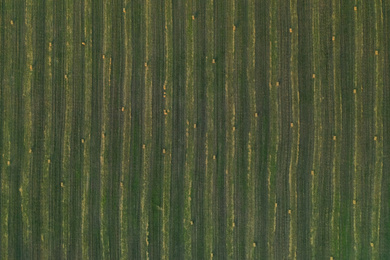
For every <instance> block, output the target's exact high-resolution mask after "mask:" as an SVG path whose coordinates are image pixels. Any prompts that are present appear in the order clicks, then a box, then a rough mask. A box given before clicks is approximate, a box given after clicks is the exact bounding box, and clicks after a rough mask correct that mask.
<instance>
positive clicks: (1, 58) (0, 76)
mask: <svg viewBox="0 0 390 260" xmlns="http://www.w3.org/2000/svg"><path fill="white" fill-rule="evenodd" d="M0 38H1V40H0V156H1V157H0V162H4V158H3V155H4V150H5V149H4V140H3V138H4V121H5V116H4V108H5V105H4V101H5V100H4V90H5V88H4V86H5V80H4V72H5V67H4V65H5V57H6V55H5V0H2V1H1V27H0ZM3 165H5V164H1V163H0V223H3V216H4V214H3V203H4V202H3ZM2 249H3V225H2V224H0V252H3V250H2ZM1 257H2V254H1V253H0V258H1Z"/></svg>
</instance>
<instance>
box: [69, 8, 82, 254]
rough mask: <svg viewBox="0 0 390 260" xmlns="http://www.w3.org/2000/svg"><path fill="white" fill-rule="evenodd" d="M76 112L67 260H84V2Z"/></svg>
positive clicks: (78, 12) (78, 32) (77, 45)
mask: <svg viewBox="0 0 390 260" xmlns="http://www.w3.org/2000/svg"><path fill="white" fill-rule="evenodd" d="M73 15H74V17H73V64H72V65H73V100H72V104H73V111H72V120H71V124H72V130H71V137H70V138H71V141H70V158H69V159H70V161H71V165H70V169H69V185H70V198H69V206H68V207H69V208H68V211H69V212H68V225H69V242H68V254H67V258H68V259H81V258H82V256H81V253H82V252H81V245H82V244H81V232H80V230H81V219H82V215H81V200H82V190H81V187H82V179H83V178H82V176H83V153H84V143H83V142H82V139H83V140H84V135H83V134H84V131H83V124H84V101H85V98H84V89H85V76H84V75H85V74H84V73H85V50H84V49H85V48H84V46H83V45H82V44H81V42H84V41H85V39H84V30H83V29H84V26H85V24H84V0H81V1H74V2H73Z"/></svg>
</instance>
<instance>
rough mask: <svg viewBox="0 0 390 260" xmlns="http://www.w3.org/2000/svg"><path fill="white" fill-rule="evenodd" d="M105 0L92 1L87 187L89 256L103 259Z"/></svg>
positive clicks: (97, 259)
mask: <svg viewBox="0 0 390 260" xmlns="http://www.w3.org/2000/svg"><path fill="white" fill-rule="evenodd" d="M103 15H104V12H103V0H96V1H94V2H93V3H92V24H93V26H92V86H91V118H90V121H91V145H90V159H89V163H90V175H89V187H88V246H89V250H88V256H89V258H90V259H96V260H99V259H102V241H101V235H100V229H101V216H100V201H101V172H102V169H101V163H100V152H101V143H102V124H103V61H104V60H103V35H104V34H103V33H104V24H103V21H104V17H103Z"/></svg>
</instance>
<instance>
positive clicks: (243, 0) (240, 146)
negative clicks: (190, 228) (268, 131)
mask: <svg viewBox="0 0 390 260" xmlns="http://www.w3.org/2000/svg"><path fill="white" fill-rule="evenodd" d="M235 9H236V15H235V19H236V20H235V26H236V35H237V37H236V39H237V40H236V41H235V45H234V47H235V56H234V61H235V76H234V77H235V81H234V83H233V85H234V87H235V88H236V91H237V92H236V95H237V99H236V129H237V132H236V147H235V163H236V173H235V178H234V217H235V219H234V222H235V224H236V228H235V230H234V243H235V250H234V257H235V258H236V259H245V258H246V242H247V241H246V237H247V235H246V232H247V231H246V226H247V202H248V198H247V190H248V183H247V174H248V141H249V130H250V123H251V122H250V116H251V115H252V116H253V114H252V113H250V111H249V86H248V78H247V65H248V64H247V63H248V57H247V55H248V52H247V48H248V44H247V43H248V36H249V34H248V25H249V24H248V1H247V0H239V1H236V6H235ZM223 87H225V86H223ZM222 174H223V173H222Z"/></svg>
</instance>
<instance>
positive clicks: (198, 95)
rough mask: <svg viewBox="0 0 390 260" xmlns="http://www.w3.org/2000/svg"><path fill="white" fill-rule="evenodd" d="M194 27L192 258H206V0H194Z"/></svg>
mask: <svg viewBox="0 0 390 260" xmlns="http://www.w3.org/2000/svg"><path fill="white" fill-rule="evenodd" d="M192 15H193V17H192V18H193V20H194V22H193V27H194V66H193V68H194V96H195V122H194V123H195V124H196V129H195V160H194V163H195V172H194V174H193V180H192V190H191V214H192V219H191V221H192V224H193V230H192V259H205V258H207V256H206V254H205V249H206V247H205V230H206V226H205V217H204V214H205V212H206V211H205V210H204V203H203V201H204V191H205V180H206V132H207V118H206V110H207V95H206V84H207V82H206V41H207V36H206V1H195V4H194V11H193V14H192Z"/></svg>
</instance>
